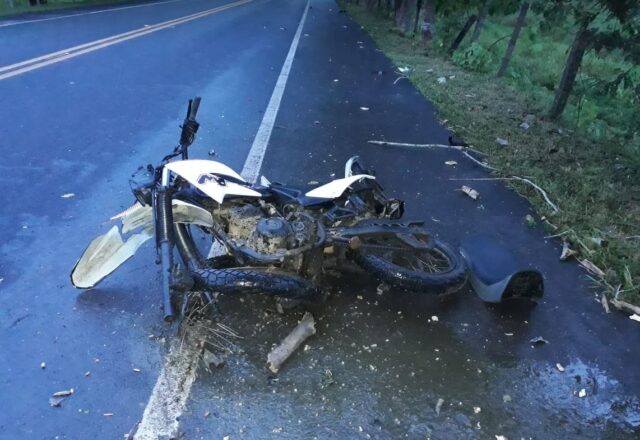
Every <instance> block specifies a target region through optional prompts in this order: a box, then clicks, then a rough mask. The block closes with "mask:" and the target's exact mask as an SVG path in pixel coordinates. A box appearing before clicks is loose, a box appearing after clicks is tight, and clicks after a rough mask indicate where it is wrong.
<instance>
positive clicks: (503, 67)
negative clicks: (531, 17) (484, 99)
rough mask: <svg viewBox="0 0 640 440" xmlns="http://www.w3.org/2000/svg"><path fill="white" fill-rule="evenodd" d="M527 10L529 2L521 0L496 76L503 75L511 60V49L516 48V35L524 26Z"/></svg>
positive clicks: (517, 35)
mask: <svg viewBox="0 0 640 440" xmlns="http://www.w3.org/2000/svg"><path fill="white" fill-rule="evenodd" d="M528 11H529V2H526V1H525V2H522V5H520V12H519V13H518V19H517V20H516V25H515V26H514V28H513V33H512V34H511V39H510V40H509V44H508V45H507V50H506V51H505V52H504V57H503V58H502V64H500V69H498V76H502V75H504V73H505V72H506V71H507V66H509V62H510V61H511V57H512V56H513V50H514V49H515V48H516V43H517V42H518V37H519V36H520V31H521V30H522V27H523V26H524V20H525V18H526V17H527V12H528Z"/></svg>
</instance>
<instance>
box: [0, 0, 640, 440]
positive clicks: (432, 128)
mask: <svg viewBox="0 0 640 440" xmlns="http://www.w3.org/2000/svg"><path fill="white" fill-rule="evenodd" d="M229 3H231V1H230V0H226V1H222V0H182V1H176V2H167V3H161V4H155V5H152V4H147V5H145V6H144V7H138V8H127V9H115V10H113V11H110V12H100V13H96V14H90V15H78V16H73V17H65V18H60V19H55V20H47V21H37V22H29V23H27V22H25V23H22V24H21V23H20V22H19V21H20V20H17V21H12V22H10V23H7V24H11V25H10V26H3V25H2V22H0V40H1V41H2V43H3V44H2V45H1V46H0V75H2V70H1V69H2V66H8V65H11V64H14V63H19V62H21V61H24V60H28V59H32V58H34V57H40V56H42V55H45V54H48V53H52V52H56V51H64V50H67V49H68V48H71V47H75V46H78V45H83V44H85V43H89V42H92V41H96V40H100V39H104V38H108V37H110V36H113V35H116V34H121V33H125V32H129V31H132V30H135V29H142V28H145V27H153V25H155V24H158V23H162V22H166V21H168V20H173V19H177V18H180V17H185V16H189V15H190V14H194V13H197V12H200V11H209V10H212V8H216V7H219V6H222V5H225V4H229ZM304 8H305V2H303V1H301V0H254V1H251V2H249V3H247V4H242V5H237V6H234V7H231V8H228V9H225V10H220V11H219V12H215V13H211V14H210V15H206V16H203V17H201V18H197V19H194V20H192V21H189V22H185V23H183V24H176V25H175V26H167V27H166V28H163V29H159V30H157V31H154V32H149V33H147V34H144V35H141V36H139V37H137V38H133V39H129V40H127V41H123V42H119V43H116V44H112V45H108V46H105V47H102V48H98V49H96V50H92V51H90V52H87V53H84V54H80V55H78V56H75V57H72V58H69V59H66V60H63V61H61V62H56V63H52V64H50V65H45V66H41V67H37V68H34V69H33V70H29V71H25V72H23V73H20V74H17V75H15V76H11V77H7V78H4V79H0V102H1V105H0V121H2V122H1V123H0V132H1V136H0V139H1V141H0V149H1V153H2V158H3V159H2V161H1V162H0V171H1V173H0V182H2V186H3V189H4V191H3V193H2V196H0V197H1V201H2V211H1V214H0V227H1V229H2V231H3V238H2V241H1V242H0V279H1V281H0V329H1V331H0V397H1V399H2V400H1V401H2V404H1V407H2V411H0V438H7V439H17V438H33V439H52V438H61V439H63V438H68V439H86V438H100V439H102V438H105V439H111V438H122V436H123V435H124V434H126V433H129V432H132V429H135V426H136V425H137V423H138V422H139V421H140V419H141V418H142V416H143V413H144V411H145V408H146V406H147V404H148V401H149V396H150V395H151V393H152V389H153V388H154V385H155V384H156V381H157V379H158V373H159V370H160V369H161V367H162V365H163V363H164V357H165V354H166V350H167V345H168V343H169V341H170V340H171V338H172V337H173V334H174V329H171V328H168V327H167V326H166V325H165V324H164V323H163V322H162V320H161V310H160V293H159V280H158V277H157V275H156V267H155V265H154V264H153V259H154V258H153V257H154V256H153V250H152V249H151V246H145V247H144V248H143V249H141V251H140V252H139V255H137V256H136V257H135V258H134V259H133V260H132V261H130V262H128V263H127V265H126V267H124V268H122V270H120V271H119V272H118V273H117V274H115V275H114V276H113V277H112V278H110V279H109V280H107V281H106V282H105V283H104V284H102V285H101V286H100V288H99V289H95V290H92V291H87V292H82V293H79V292H78V291H76V290H74V289H73V288H72V287H71V286H70V284H69V278H68V276H69V271H70V269H71V267H72V266H73V264H74V263H75V261H76V259H77V258H78V256H79V255H80V254H81V252H82V251H83V250H84V248H85V246H86V245H87V243H89V241H90V240H91V239H92V238H93V237H95V236H96V235H98V234H100V233H103V232H105V231H106V230H107V229H108V228H109V227H110V226H111V223H110V222H108V219H109V217H110V216H111V215H113V214H114V213H117V212H119V211H121V210H122V209H124V208H126V207H127V206H129V205H130V203H131V201H132V197H131V195H130V193H129V190H128V185H127V178H128V176H129V174H130V173H131V172H132V171H133V170H135V169H136V168H137V166H138V165H141V164H146V163H152V162H155V161H157V160H159V159H160V158H161V156H163V155H164V154H165V153H166V152H168V151H169V150H170V149H171V148H173V146H174V145H175V142H176V140H177V135H178V128H177V127H178V125H179V123H180V120H181V119H182V117H183V112H184V104H185V102H186V99H187V98H188V97H190V96H194V95H201V96H202V97H203V104H202V107H201V111H200V115H199V120H200V122H201V124H202V128H201V131H200V132H199V136H198V140H197V144H196V145H195V146H194V148H193V149H192V150H193V155H194V157H202V158H205V157H207V152H208V151H209V150H211V149H214V150H215V151H216V153H217V155H218V158H219V160H222V161H224V162H225V163H227V164H228V165H230V166H231V167H232V168H234V169H237V170H240V169H241V168H242V166H243V163H244V161H245V158H246V156H247V154H248V152H249V148H250V146H251V144H252V141H253V138H254V136H255V134H256V131H257V130H258V127H259V126H260V123H261V120H262V116H263V114H264V111H265V108H266V106H267V103H268V102H269V99H270V97H271V94H272V91H273V88H274V85H275V83H276V79H277V78H278V74H279V73H280V69H281V67H282V64H283V62H284V60H285V57H286V55H287V53H288V50H289V47H290V45H291V41H292V39H293V36H294V33H295V31H296V28H297V26H298V23H299V21H300V17H301V15H302V13H303V10H304ZM76 12H77V11H76ZM52 17H59V16H57V15H47V16H38V17H35V18H37V19H42V18H52ZM32 19H34V17H24V18H21V20H26V21H28V20H32ZM8 71H11V70H8ZM0 77H1V76H0ZM396 77H397V76H396V75H395V74H394V73H393V68H392V66H391V65H390V63H389V61H388V60H387V59H386V58H385V57H384V56H383V55H382V54H381V53H380V52H379V51H378V50H377V49H376V48H375V46H374V45H373V43H372V41H371V40H370V39H369V38H368V37H367V35H366V34H365V33H364V31H363V30H362V29H360V28H359V26H357V25H356V24H355V23H354V22H353V21H351V20H350V19H349V17H347V16H346V15H345V14H342V13H340V12H339V8H338V7H337V6H336V5H335V4H334V3H333V2H331V1H329V0H312V1H311V9H310V10H309V13H308V18H307V21H306V23H305V27H304V28H303V35H302V38H301V39H300V44H299V47H298V51H297V54H296V57H295V61H294V63H293V67H292V70H291V73H290V76H289V80H288V83H287V86H286V89H285V93H284V97H283V100H282V104H281V107H280V111H279V113H278V116H277V119H276V124H275V127H274V131H273V133H272V136H271V141H270V143H269V147H268V150H267V153H266V157H265V161H264V164H263V168H262V169H263V174H265V175H266V176H268V177H269V178H270V179H271V180H278V181H283V182H291V183H294V184H299V185H301V186H305V185H307V183H308V182H310V181H312V180H317V181H323V180H327V179H330V178H331V177H332V176H333V173H336V175H338V174H340V173H341V170H342V167H343V163H344V161H345V160H346V159H347V158H348V157H349V156H351V155H353V154H359V155H360V156H361V157H362V158H363V159H364V160H365V162H368V163H370V164H371V165H372V166H373V167H374V168H375V169H376V170H377V172H378V176H379V179H380V181H381V182H382V184H383V186H385V188H387V189H388V192H389V193H391V194H392V195H397V196H398V197H402V198H404V199H405V200H406V201H407V206H408V213H407V217H411V218H419V219H425V220H426V221H427V225H428V227H429V228H430V229H432V230H433V231H434V232H435V233H436V234H437V235H439V236H440V237H442V238H444V239H447V240H449V241H451V242H453V243H457V242H458V241H459V240H460V239H461V238H463V237H464V236H465V235H471V234H476V233H485V234H489V235H491V236H493V237H494V238H496V239H497V240H499V241H501V242H503V243H505V244H507V245H509V246H510V247H511V248H512V249H514V251H515V253H516V254H517V256H518V258H519V260H520V261H522V263H523V264H524V265H530V266H532V267H536V268H538V269H539V270H541V271H542V272H543V273H544V275H545V282H546V296H545V299H544V300H543V301H542V302H541V303H540V304H538V305H537V306H536V307H522V306H500V307H487V306H485V305H484V304H482V303H481V301H480V300H479V299H477V298H475V297H474V296H473V295H472V294H471V293H470V292H469V291H463V292H460V293H459V294H457V295H455V297H453V298H449V299H447V300H442V301H439V300H433V299H432V298H422V297H420V296H418V295H400V294H396V295H394V294H393V292H391V293H389V294H385V296H384V297H383V298H379V297H378V296H377V294H376V285H375V283H371V282H368V281H367V280H366V277H364V278H363V277H362V276H358V275H357V274H356V275H349V276H348V279H345V278H343V279H337V280H335V283H334V286H333V288H332V290H333V292H334V293H335V295H333V296H332V298H331V299H330V300H329V303H328V304H327V305H326V308H325V309H323V310H319V311H317V312H316V313H317V314H318V317H319V326H318V330H319V332H318V335H317V336H316V338H315V339H314V340H312V342H310V349H309V350H308V351H305V352H304V353H303V354H301V355H300V356H299V357H298V358H297V359H295V360H292V364H291V366H290V367H289V368H288V369H286V370H284V371H283V373H282V374H281V375H280V376H279V379H278V380H275V378H273V377H270V376H268V375H267V374H266V372H265V370H264V365H263V363H264V358H265V357H266V352H267V351H268V349H269V347H270V344H271V343H274V342H277V340H278V339H279V338H280V337H282V336H283V335H284V334H286V332H287V329H288V328H290V327H291V325H293V323H295V320H296V318H299V316H298V315H297V314H296V313H297V312H291V314H290V315H287V316H285V317H282V316H276V315H274V314H272V313H269V310H270V308H271V307H272V305H271V304H270V303H269V302H267V301H262V300H260V299H252V300H249V301H246V302H239V301H238V300H237V299H225V300H223V303H222V304H221V310H222V314H223V315H222V317H221V318H220V319H222V320H223V321H224V322H225V323H226V324H227V325H229V326H231V327H233V328H235V329H236V330H238V331H239V332H240V333H241V334H243V335H245V336H246V337H245V339H244V340H243V341H242V342H241V343H239V345H240V347H241V349H240V350H238V352H237V354H236V355H235V356H232V358H231V359H230V360H229V361H228V364H227V366H225V367H223V369H222V370H219V371H217V372H216V373H214V374H213V375H209V374H208V373H206V372H204V371H199V373H198V377H197V379H196V382H195V383H194V386H193V389H192V391H191V394H190V396H189V398H188V401H187V405H186V408H185V411H184V414H182V416H181V417H180V420H179V424H180V430H181V431H182V432H184V435H185V438H223V437H224V436H227V435H228V436H230V438H270V437H273V438H313V437H315V438H367V436H368V437H370V438H400V437H404V438H426V437H427V436H433V438H453V437H455V438H495V437H494V435H506V436H508V437H509V438H520V437H521V436H522V437H526V438H529V437H532V438H564V437H565V436H566V435H580V436H582V437H583V438H637V436H638V435H640V431H639V430H640V410H639V408H640V402H639V401H638V395H640V376H638V374H637V371H636V370H637V365H638V362H639V361H640V359H639V355H638V352H637V347H638V346H640V332H639V327H638V324H637V323H635V322H633V321H631V320H629V319H627V318H626V317H625V316H623V315H621V314H611V315H605V313H604V311H603V310H602V308H601V307H600V306H599V305H598V304H597V303H596V302H595V301H594V298H593V293H592V292H591V290H590V285H589V283H588V282H587V281H586V280H585V279H584V273H583V272H582V271H581V269H579V268H578V267H577V266H576V265H573V264H571V263H566V264H565V263H560V262H559V261H558V258H557V257H558V254H559V245H558V243H557V242H555V241H553V240H546V239H545V238H544V235H545V234H544V232H543V231H542V230H539V229H538V228H529V227H527V226H526V223H525V221H524V217H525V215H526V214H528V213H530V212H531V211H530V208H529V206H528V204H527V203H526V202H525V201H524V200H523V199H521V198H519V197H518V196H517V195H516V194H515V193H513V192H512V191H510V190H509V189H507V188H505V187H503V186H502V185H501V184H499V183H496V182H474V185H473V186H474V187H475V188H476V189H478V190H479V191H480V193H481V195H482V198H481V199H480V201H478V202H474V201H472V200H471V199H469V198H467V197H465V196H464V195H462V194H461V193H460V192H459V191H456V189H457V188H459V186H460V182H459V181H452V180H450V179H451V178H467V177H472V178H473V177H482V176H484V175H485V174H484V172H483V171H482V170H480V169H478V168H477V166H475V165H474V164H472V163H470V162H468V161H465V159H464V158H463V157H462V156H459V155H458V154H457V153H455V152H446V151H431V150H430V151H424V150H408V149H398V148H393V147H380V146H374V145H371V144H367V141H368V140H371V139H378V140H382V139H386V140H390V141H398V142H428V143H429V142H433V143H446V139H447V137H448V133H447V131H446V130H445V129H444V128H443V127H441V126H440V125H439V124H438V121H437V118H436V116H435V114H434V109H433V107H432V106H431V105H430V103H429V102H427V101H426V100H425V99H424V98H422V97H421V96H420V95H419V94H418V93H417V92H416V90H415V89H414V88H413V87H412V86H411V85H410V84H409V83H408V82H406V81H404V80H402V81H398V82H397V83H394V81H395V79H396ZM361 107H366V108H368V109H369V110H366V111H365V110H361ZM449 159H454V160H456V161H458V165H457V166H456V167H447V166H445V165H444V161H446V160H449ZM68 193H73V194H74V196H73V197H68V198H63V197H62V196H63V195H64V194H68ZM432 315H437V316H438V317H439V319H438V322H437V324H436V323H434V322H433V321H432V320H430V317H431V316H432ZM256 329H257V330H256ZM535 336H543V337H544V338H545V339H547V340H548V341H549V342H550V343H549V344H547V345H545V346H542V347H537V348H532V347H531V345H530V344H529V340H530V339H531V338H532V337H535ZM385 341H386V342H387V343H388V344H392V345H391V346H386V347H385V346H384V343H385ZM372 344H376V347H379V349H377V350H372V349H371V348H370V347H371V346H372ZM363 346H366V347H367V348H366V349H363V348H362V347H363ZM41 363H45V364H46V367H45V368H41ZM556 363H560V364H562V365H563V366H565V368H566V371H565V372H564V373H561V372H559V371H558V370H557V368H556V366H555V365H556ZM327 371H329V372H330V373H327ZM416 373H417V374H416ZM329 376H330V377H331V378H335V381H334V379H331V380H330V381H329V380H327V378H328V377H329ZM334 382H335V383H334ZM70 388H73V389H74V394H73V396H71V397H70V398H68V399H66V400H65V401H64V402H63V404H62V407H60V408H52V407H50V406H49V397H50V395H51V394H52V393H53V392H55V391H60V390H65V389H70ZM583 388H584V389H585V390H586V391H587V393H588V395H587V397H585V398H580V397H578V396H577V395H576V394H577V393H578V392H579V390H581V389H583ZM507 397H508V398H507ZM438 398H443V399H444V400H445V404H444V405H443V407H442V409H441V413H440V414H439V415H438V414H436V413H435V411H434V407H435V404H436V401H437V400H438ZM475 407H481V411H480V412H476V410H475V409H474V408H475ZM105 414H106V415H105Z"/></svg>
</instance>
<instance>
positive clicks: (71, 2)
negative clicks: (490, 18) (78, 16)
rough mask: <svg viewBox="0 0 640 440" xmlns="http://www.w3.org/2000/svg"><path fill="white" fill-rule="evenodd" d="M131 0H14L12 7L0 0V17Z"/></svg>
mask: <svg viewBox="0 0 640 440" xmlns="http://www.w3.org/2000/svg"><path fill="white" fill-rule="evenodd" d="M129 2H131V0H48V1H47V4H44V5H36V6H30V5H29V1H28V0H14V2H13V4H14V7H13V8H11V7H9V2H8V1H7V0H0V17H5V18H6V17H9V16H11V15H18V14H24V13H26V12H29V13H41V12H50V11H55V10H60V9H69V8H79V7H83V6H97V5H114V4H118V3H129Z"/></svg>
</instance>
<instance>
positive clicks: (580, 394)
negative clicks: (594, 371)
mask: <svg viewBox="0 0 640 440" xmlns="http://www.w3.org/2000/svg"><path fill="white" fill-rule="evenodd" d="M586 396H587V390H585V389H584V388H582V389H581V390H580V391H578V397H581V398H582V397H586Z"/></svg>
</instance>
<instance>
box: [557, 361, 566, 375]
mask: <svg viewBox="0 0 640 440" xmlns="http://www.w3.org/2000/svg"><path fill="white" fill-rule="evenodd" d="M556 368H557V369H558V371H559V372H561V373H564V367H563V366H562V364H561V363H557V364H556Z"/></svg>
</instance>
